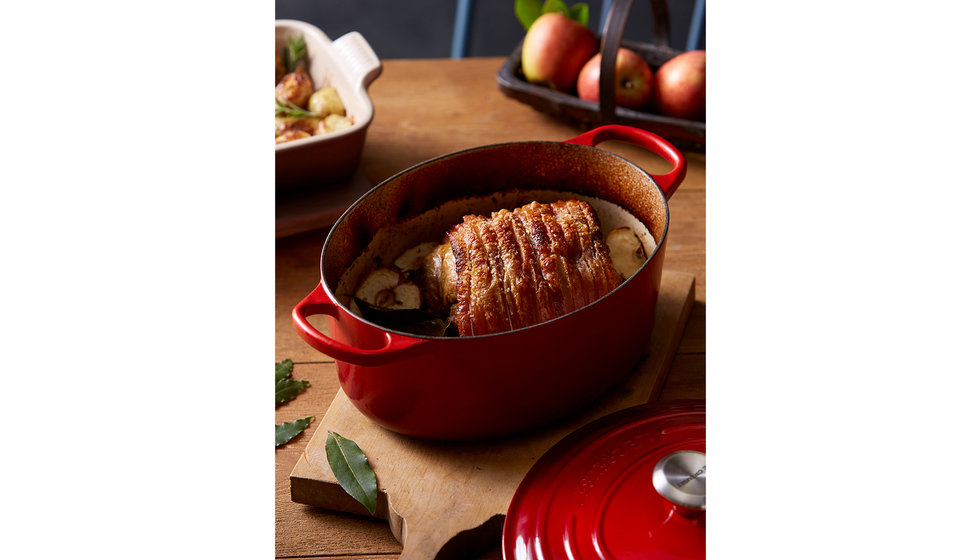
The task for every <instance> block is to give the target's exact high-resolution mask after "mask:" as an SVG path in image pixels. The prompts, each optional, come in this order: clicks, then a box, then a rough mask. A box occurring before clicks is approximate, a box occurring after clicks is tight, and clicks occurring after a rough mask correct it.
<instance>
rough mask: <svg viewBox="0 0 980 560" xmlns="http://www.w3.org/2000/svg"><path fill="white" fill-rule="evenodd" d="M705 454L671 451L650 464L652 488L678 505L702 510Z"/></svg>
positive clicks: (703, 507) (703, 508) (703, 504)
mask: <svg viewBox="0 0 980 560" xmlns="http://www.w3.org/2000/svg"><path fill="white" fill-rule="evenodd" d="M705 482H706V474H705V455H704V453H702V452H700V451H675V452H673V453H670V454H668V455H664V456H663V457H661V459H660V460H659V461H657V464H656V466H654V467H653V487H654V489H656V490H657V493H659V494H660V495H661V496H663V497H664V499H666V500H667V501H669V502H671V503H672V504H674V505H677V506H679V507H680V508H688V509H690V510H694V511H695V512H697V511H704V510H705V500H704V491H705V488H704V487H705Z"/></svg>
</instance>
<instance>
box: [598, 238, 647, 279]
mask: <svg viewBox="0 0 980 560" xmlns="http://www.w3.org/2000/svg"><path fill="white" fill-rule="evenodd" d="M606 246H608V247H609V258H610V259H611V260H612V265H613V268H615V269H616V272H618V273H619V275H620V276H622V277H623V280H626V279H628V278H629V277H630V276H633V274H634V273H635V272H636V271H637V270H639V269H640V267H641V266H643V263H645V262H646V260H647V254H646V251H644V250H643V244H642V243H640V239H639V238H638V237H636V234H635V233H633V230H631V229H630V228H628V227H621V228H616V229H614V230H612V231H610V232H609V234H608V235H606Z"/></svg>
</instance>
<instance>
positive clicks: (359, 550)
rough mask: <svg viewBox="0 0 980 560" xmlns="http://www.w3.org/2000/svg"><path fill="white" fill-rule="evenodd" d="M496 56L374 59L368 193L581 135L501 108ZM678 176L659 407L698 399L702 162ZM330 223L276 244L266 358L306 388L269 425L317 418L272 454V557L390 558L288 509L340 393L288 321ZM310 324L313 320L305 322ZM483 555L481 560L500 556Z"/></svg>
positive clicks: (379, 548) (364, 538)
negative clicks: (671, 311) (492, 154)
mask: <svg viewBox="0 0 980 560" xmlns="http://www.w3.org/2000/svg"><path fill="white" fill-rule="evenodd" d="M504 60H505V59H504V58H466V59H459V60H450V59H419V60H384V61H383V71H382V74H381V76H380V77H379V78H378V79H377V80H376V81H375V82H374V83H373V84H372V85H371V87H370V89H369V93H370V95H371V98H372V100H373V101H374V105H375V117H374V122H373V123H372V124H371V127H370V128H369V130H368V134H367V142H366V144H365V146H364V154H363V157H362V161H361V164H360V171H361V173H362V174H363V176H364V177H365V178H366V179H367V181H368V182H369V183H370V184H372V185H373V184H377V183H378V182H381V181H382V180H384V179H386V178H388V177H390V176H391V175H394V174H395V173H397V172H399V171H401V170H403V169H405V168H407V167H409V166H411V165H413V164H416V163H418V162H421V161H424V160H426V159H429V158H432V157H435V156H439V155H442V154H445V153H449V152H454V151H457V150H462V149H465V148H471V147H475V146H481V145H484V144H492V143H496V142H508V141H523V140H558V141H560V140H567V139H569V138H572V137H574V136H576V135H578V134H580V133H581V132H583V131H582V130H581V129H578V128H575V127H573V126H571V125H569V124H566V123H564V122H562V121H559V120H556V119H554V118H552V117H548V116H546V115H544V114H541V113H539V112H537V111H535V110H534V109H532V108H530V107H528V106H526V105H523V104H521V103H519V102H517V101H514V100H512V99H509V98H507V97H505V96H504V94H503V93H501V92H500V90H499V89H498V88H497V83H496V73H497V70H498V69H499V68H500V67H501V65H502V64H503V63H504ZM600 147H601V148H602V149H605V150H609V151H612V152H615V153H618V154H621V155H623V156H624V157H626V158H628V159H629V160H631V161H633V162H634V163H636V164H637V165H639V166H640V167H641V168H643V169H645V170H646V171H648V172H651V173H664V172H666V171H668V170H669V169H670V165H669V164H668V163H667V162H666V161H664V160H663V159H661V158H660V157H659V156H656V155H653V154H651V153H649V152H647V151H646V150H643V149H641V148H636V147H634V146H630V145H626V144H620V143H618V142H607V143H604V144H601V145H600ZM685 156H686V157H687V161H688V172H687V178H686V179H685V181H684V182H683V183H682V184H681V186H680V188H679V189H678V190H677V192H676V193H675V194H674V196H673V197H672V198H671V199H670V230H669V237H668V240H667V254H666V257H665V261H664V269H666V270H678V271H683V272H688V273H690V274H693V275H694V276H695V279H696V292H695V303H694V309H693V311H692V312H691V317H690V319H689V321H688V323H687V327H686V328H685V331H684V334H683V338H682V340H681V343H680V347H679V349H678V352H677V355H676V356H675V357H674V360H673V363H672V365H671V368H670V373H669V376H668V377H667V381H666V383H665V385H664V388H663V390H662V392H661V393H660V395H659V399H660V400H668V399H676V398H697V399H703V398H704V396H705V388H704V381H705V225H704V221H705V157H704V155H703V154H699V153H695V152H686V153H685ZM329 225H330V224H326V223H325V224H323V227H322V228H321V229H316V230H312V231H308V232H305V233H300V234H297V235H293V236H290V237H286V238H283V239H279V240H277V242H276V361H277V362H278V361H280V360H284V359H287V358H288V359H291V360H293V362H294V363H295V367H294V370H293V376H294V377H296V378H297V379H305V380H307V381H309V382H310V387H309V388H307V389H306V390H305V391H304V392H303V393H301V394H300V395H299V396H298V397H297V398H296V399H295V400H293V401H291V402H289V403H287V404H285V405H283V406H280V407H279V408H278V409H276V413H275V416H276V418H275V420H276V423H281V422H285V421H292V420H295V419H297V418H303V417H306V416H315V417H316V418H317V419H316V420H314V422H313V424H312V425H311V426H310V427H309V428H307V430H306V431H305V432H304V433H303V434H301V435H300V436H297V437H296V438H295V439H294V440H293V441H291V442H289V443H288V444H286V445H284V446H282V447H280V448H279V449H276V451H275V453H276V481H275V484H276V497H275V504H276V505H275V507H276V558H323V557H329V558H332V559H355V558H356V559H361V560H367V559H378V558H386V559H389V558H397V557H398V555H399V553H400V551H401V546H400V545H399V543H398V541H397V540H395V538H394V537H393V536H392V534H391V531H390V529H389V528H388V525H387V523H385V522H382V521H377V520H373V519H369V518H366V517H360V516H354V515H347V514H340V513H333V512H330V511H325V510H321V509H317V508H313V507H310V506H306V505H302V504H296V503H293V502H292V501H291V500H290V497H289V473H290V471H291V470H292V468H293V466H294V465H295V464H296V461H297V459H299V457H300V455H301V454H302V453H303V450H304V449H305V448H306V444H307V442H308V441H309V439H310V436H311V435H312V434H313V431H314V430H315V429H316V427H317V421H318V420H319V418H320V417H321V416H322V415H323V413H324V412H326V410H327V408H328V407H329V405H330V402H331V401H332V400H333V397H334V395H335V394H336V393H337V391H338V389H339V387H340V384H339V382H338V380H337V379H336V376H335V375H334V372H335V369H334V368H333V366H332V360H331V359H330V358H328V357H327V356H324V355H323V354H320V353H319V352H317V351H316V350H314V349H312V348H311V347H309V346H308V345H307V344H306V343H305V342H303V341H302V340H301V339H300V338H299V336H298V335H297V334H296V332H295V331H294V330H293V327H292V320H291V317H290V313H291V311H292V308H293V306H294V305H296V303H298V302H299V301H300V300H301V299H302V298H303V297H304V296H306V295H307V294H308V293H309V292H310V291H311V290H312V289H313V288H314V287H316V285H317V282H318V281H319V257H320V250H321V248H322V246H323V241H324V239H325V237H326V234H327V231H328V229H329ZM314 324H315V323H314ZM499 557H500V553H499V551H496V550H494V551H489V552H488V553H487V554H485V555H484V556H482V557H481V558H499Z"/></svg>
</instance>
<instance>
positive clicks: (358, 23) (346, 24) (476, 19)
mask: <svg viewBox="0 0 980 560" xmlns="http://www.w3.org/2000/svg"><path fill="white" fill-rule="evenodd" d="M579 1H583V0H566V3H567V4H568V5H572V4H574V3H577V2H579ZM585 3H586V4H588V5H589V27H590V28H591V29H592V30H593V31H596V32H597V33H599V32H600V31H601V30H600V28H599V21H600V19H601V10H602V1H601V0H588V1H585ZM471 6H472V7H471V25H470V28H469V36H468V39H469V40H468V41H467V43H466V44H467V47H466V49H465V51H464V54H465V55H466V56H507V55H509V54H510V53H511V52H512V51H513V50H514V49H515V48H516V47H517V45H518V44H519V43H520V42H521V39H522V38H523V37H524V28H523V27H521V24H520V22H519V21H518V20H517V17H516V16H515V15H514V2H513V0H473V2H472V4H471ZM456 7H457V0H413V1H411V2H396V1H394V0H276V18H277V19H298V20H302V21H305V22H308V23H311V24H313V25H315V26H317V27H319V28H320V29H322V30H323V32H324V33H326V34H327V36H328V37H330V38H331V39H337V38H339V37H340V36H342V35H344V34H345V33H347V32H350V31H359V32H360V33H361V34H362V35H364V38H365V39H367V41H368V43H369V44H370V45H371V47H372V48H373V49H374V52H375V53H376V54H377V55H378V57H379V58H449V57H450V55H451V47H452V42H453V26H454V24H455V17H456ZM667 7H668V11H669V13H670V33H671V36H670V46H671V47H672V48H674V49H677V50H686V45H687V40H688V34H689V30H690V24H691V16H692V14H693V12H694V9H695V0H667ZM652 21H653V20H652V18H651V15H650V4H649V2H645V1H643V0H637V1H635V2H633V6H632V8H631V10H630V15H629V18H628V19H627V22H626V30H625V32H624V39H626V40H629V41H635V42H641V43H648V42H650V41H651V40H652ZM703 29H704V28H703V27H702V33H701V35H700V40H699V41H698V42H697V47H696V48H700V49H703V48H705V40H704V36H705V33H704V31H703Z"/></svg>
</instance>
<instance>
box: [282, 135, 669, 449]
mask: <svg viewBox="0 0 980 560" xmlns="http://www.w3.org/2000/svg"><path fill="white" fill-rule="evenodd" d="M608 140H618V141H625V142H629V143H632V144H635V145H638V146H641V147H644V148H646V149H648V150H650V151H652V152H654V153H656V154H658V155H660V156H662V157H664V158H665V159H666V160H667V161H668V162H670V164H671V165H672V169H671V170H670V171H669V172H668V173H666V174H663V175H649V174H647V173H646V172H645V171H643V170H642V169H640V168H639V167H637V166H636V165H634V164H633V163H631V162H629V161H627V160H626V159H624V158H622V157H620V156H618V155H615V154H612V153H610V152H607V151H605V150H601V149H598V148H596V147H595V146H596V145H597V144H599V143H601V142H604V141H608ZM686 170H687V166H686V162H685V160H684V157H683V155H682V154H681V153H680V151H678V150H677V148H675V147H674V146H672V145H671V144H670V143H668V142H667V141H666V140H664V139H663V138H661V137H659V136H657V135H655V134H652V133H650V132H647V131H644V130H640V129H635V128H631V127H626V126H619V125H608V126H602V127H599V128H596V129H594V130H592V131H590V132H587V133H585V134H583V135H581V136H578V137H575V138H573V139H571V140H568V141H566V142H513V143H503V144H494V145H489V146H482V147H478V148H473V149H469V150H463V151H460V152H455V153H452V154H448V155H445V156H441V157H437V158H434V159H432V160H429V161H426V162H423V163H421V164H418V165H416V166H414V167H411V168H409V169H407V170H405V171H403V172H401V173H399V174H397V175H395V176H393V177H391V178H389V179H387V180H386V181H384V182H382V183H380V184H379V185H378V186H376V187H375V188H373V189H372V190H370V191H368V192H367V193H366V194H365V195H364V196H363V197H361V198H360V199H359V200H358V201H356V202H355V203H354V204H353V205H352V206H351V207H350V208H349V209H348V210H347V211H346V212H345V213H344V214H343V215H342V216H341V217H340V218H339V219H338V221H337V223H336V224H334V226H333V228H332V229H331V230H330V233H329V234H328V235H327V238H326V241H325V242H324V245H323V251H322V254H321V259H320V283H319V284H318V285H317V287H316V288H315V289H314V290H313V291H312V292H311V293H310V294H309V295H308V296H307V297H306V298H304V299H303V300H302V301H301V302H300V303H298V304H297V305H296V306H295V308H294V309H293V324H294V326H295V328H296V330H297V332H298V333H299V335H300V336H301V337H302V338H303V340H305V341H306V342H307V343H308V344H310V345H311V346H312V347H313V348H315V349H317V350H318V351H320V352H322V353H324V354H326V355H328V356H331V357H333V358H335V359H336V363H337V371H338V374H339V378H340V385H341V387H342V388H343V390H344V392H345V393H346V395H347V396H348V398H349V399H350V401H351V403H352V404H353V405H354V406H355V407H356V408H357V409H358V410H360V411H361V412H362V413H363V414H365V415H366V416H367V417H368V418H370V419H371V420H373V421H374V422H376V423H378V424H380V425H381V426H384V427H386V428H388V429H390V430H393V431H395V432H399V433H401V434H405V435H409V436H415V437H420V438H426V439H439V440H460V439H475V438H483V437H491V436H498V435H504V434H508V433H513V432H517V431H522V430H525V429H529V428H532V427H535V426H538V425H541V424H543V423H545V422H548V421H550V420H552V419H555V418H557V417H560V416H562V415H564V414H567V413H569V412H571V411H574V410H576V409H579V408H581V407H583V406H584V405H586V404H588V403H589V402H591V401H592V400H594V399H596V398H597V397H598V396H600V395H601V394H602V393H603V392H605V391H606V390H608V389H610V388H611V387H612V386H613V385H614V384H615V383H616V382H617V381H619V380H620V379H622V378H623V377H624V376H625V375H626V374H627V373H628V372H629V371H630V369H631V367H632V366H633V365H635V363H636V362H637V360H638V359H639V358H640V357H641V355H642V354H643V353H644V352H645V351H646V349H647V348H648V347H649V344H650V336H651V332H652V330H653V320H654V316H655V306H656V302H657V294H658V291H659V287H660V277H661V271H662V268H663V260H664V250H665V242H666V238H667V225H668V212H667V200H668V199H669V198H670V196H671V194H672V193H673V192H674V190H675V189H676V188H677V186H678V185H679V184H680V182H681V181H682V180H683V179H684V176H685V173H686ZM569 197H575V198H582V199H584V200H590V201H593V202H595V201H596V200H597V199H598V201H599V202H600V203H601V202H602V201H605V204H600V205H601V206H609V207H611V208H613V209H614V210H616V209H618V210H619V212H620V213H622V209H625V210H627V211H628V212H629V214H631V215H632V216H633V217H634V218H635V219H637V220H639V222H640V223H642V227H645V228H646V230H647V231H648V233H649V234H650V235H651V236H652V237H651V238H650V239H651V241H650V248H649V249H648V250H647V254H648V258H647V260H646V262H645V263H644V265H643V266H642V267H641V268H640V270H638V271H637V272H636V274H634V275H633V276H632V277H631V278H630V279H629V280H627V281H626V282H624V283H622V284H621V285H620V286H619V287H618V288H616V289H615V290H613V291H612V292H610V293H608V294H606V296H604V297H602V298H601V299H599V300H597V301H595V302H593V303H592V304H590V305H588V306H586V307H583V308H581V309H578V310H576V311H574V312H572V313H569V314H567V315H564V316H562V317H559V318H557V319H553V320H551V321H548V322H545V323H540V324H538V325H534V326H531V327H526V328H523V329H519V330H515V331H510V332H504V333H497V334H490V335H481V336H472V337H430V336H421V335H417V334H410V333H405V332H399V331H395V330H391V329H387V328H384V327H381V326H378V325H376V324H373V323H370V322H368V321H366V320H364V319H362V318H361V317H359V316H358V315H355V314H354V313H352V312H351V311H350V310H349V309H348V308H347V307H346V305H345V303H346V302H347V301H348V296H349V295H350V294H351V293H353V290H352V287H351V284H350V282H351V280H350V278H351V277H355V278H356V277H358V274H353V273H352V272H351V271H357V270H359V269H360V270H362V271H366V270H368V268H367V267H368V266H370V260H371V255H372V254H374V253H378V254H379V255H380V253H384V252H385V250H387V251H388V253H389V254H388V256H386V257H380V256H378V255H375V261H377V260H383V259H384V258H387V259H390V258H393V257H392V256H391V254H398V252H400V251H401V250H404V249H405V248H407V247H409V246H411V245H413V244H415V243H418V242H421V241H427V240H429V241H438V240H439V239H441V237H442V234H444V233H445V231H446V230H448V228H449V227H450V226H451V225H452V224H454V223H456V222H458V221H459V220H460V219H461V217H462V215H463V214H464V213H471V212H478V213H483V214H484V215H489V212H490V211H492V210H496V209H499V208H502V207H506V206H509V207H514V206H516V205H520V204H524V203H527V202H530V201H531V200H539V201H541V202H546V201H548V200H544V199H550V200H558V199H561V198H569ZM608 203H612V204H608ZM597 211H598V209H597ZM606 213H607V214H608V212H606ZM599 214H600V219H604V218H603V212H601V211H600V212H599ZM406 223H407V224H412V225H411V226H410V227H408V226H399V224H406ZM603 225H605V223H604V224H603ZM406 227H407V229H406ZM399 228H400V229H399ZM604 229H607V228H604ZM362 253H364V254H366V255H367V256H363V255H362ZM387 262H391V261H390V260H389V261H387ZM345 283H346V284H345ZM323 314H325V315H327V316H328V318H327V325H328V331H329V333H330V334H329V335H327V334H325V333H323V332H320V331H319V330H318V329H317V328H316V327H314V326H313V325H312V324H311V323H310V322H309V321H308V319H307V318H308V317H310V316H312V315H323Z"/></svg>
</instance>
